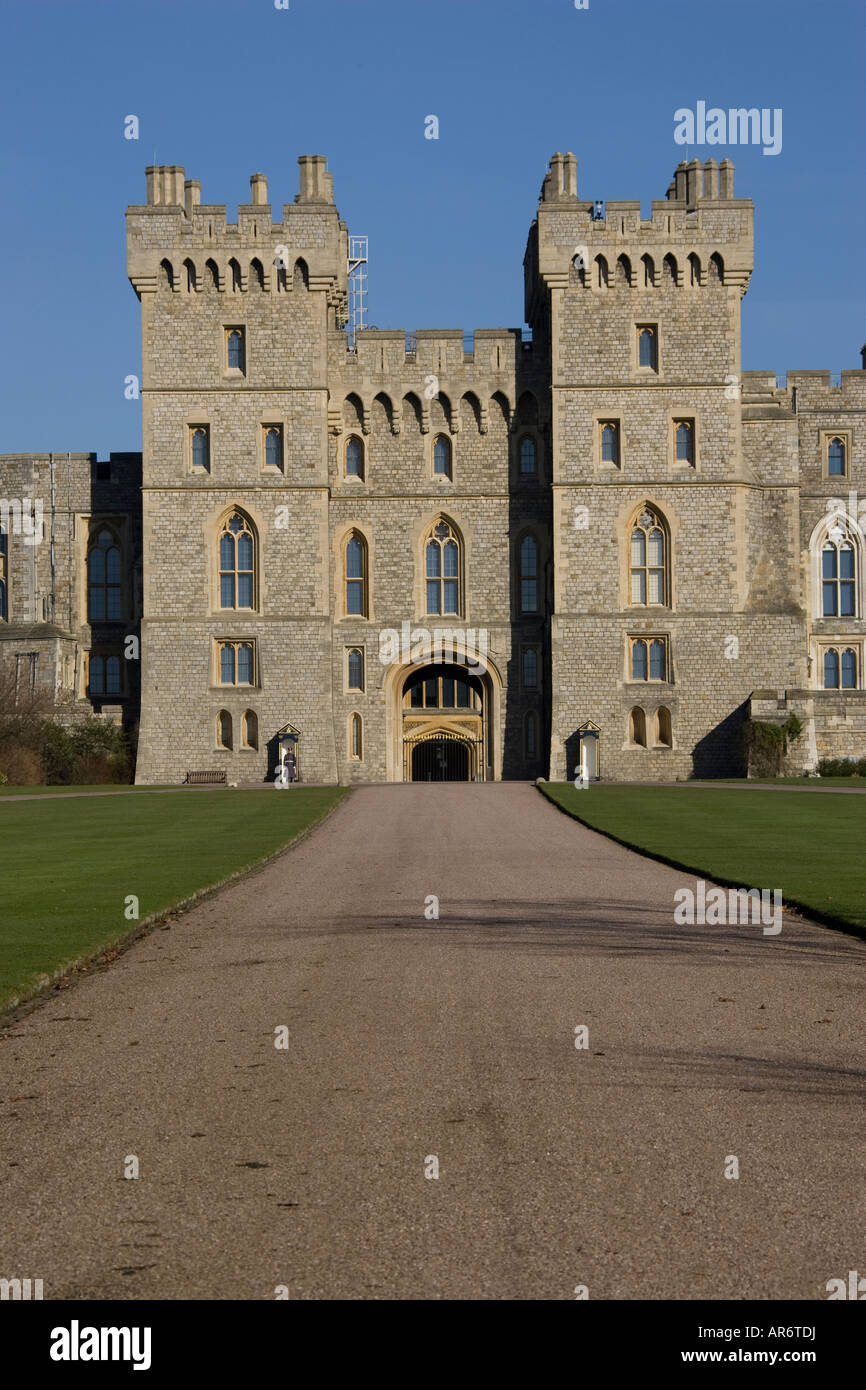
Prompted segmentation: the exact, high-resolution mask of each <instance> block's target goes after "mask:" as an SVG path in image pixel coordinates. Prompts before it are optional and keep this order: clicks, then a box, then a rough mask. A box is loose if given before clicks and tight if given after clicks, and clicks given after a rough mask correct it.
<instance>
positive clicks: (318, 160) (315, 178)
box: [295, 154, 334, 203]
mask: <svg viewBox="0 0 866 1390" xmlns="http://www.w3.org/2000/svg"><path fill="white" fill-rule="evenodd" d="M298 164H299V166H300V170H301V191H300V193H298V194H297V196H296V197H295V202H296V203H333V201H334V184H333V180H332V178H331V175H330V174H329V173H328V171H327V169H326V168H325V164H326V160H325V156H324V155H323V154H301V155H298Z"/></svg>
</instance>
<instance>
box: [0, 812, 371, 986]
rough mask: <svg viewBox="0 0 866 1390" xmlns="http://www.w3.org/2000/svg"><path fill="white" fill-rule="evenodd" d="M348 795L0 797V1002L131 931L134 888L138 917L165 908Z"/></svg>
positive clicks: (262, 853) (251, 860)
mask: <svg viewBox="0 0 866 1390" xmlns="http://www.w3.org/2000/svg"><path fill="white" fill-rule="evenodd" d="M47 790H52V789H50V788H49V789H47ZM142 790H144V789H142ZM345 795H346V792H345V790H344V789H343V788H340V787H309V788H302V787H293V788H292V789H291V790H289V791H285V792H282V791H280V792H276V791H275V790H274V788H273V787H269V788H268V789H266V790H265V789H263V790H261V791H235V790H233V789H230V790H227V791H209V790H206V789H203V790H197V789H190V790H185V791H184V792H183V794H178V795H169V796H146V795H143V794H142V795H140V796H124V797H83V798H81V799H80V800H78V799H75V800H68V801H67V799H66V798H64V797H55V796H47V797H44V798H41V799H40V800H39V801H19V802H14V801H8V802H6V803H5V804H2V805H0V882H2V884H3V894H2V914H0V1008H3V1007H8V1006H9V1005H10V1004H11V1003H14V1002H17V1001H19V1000H21V999H25V998H28V997H29V996H30V995H32V994H34V993H36V992H37V991H38V989H39V988H40V986H42V985H44V984H45V983H46V980H47V979H49V978H50V977H51V976H53V975H54V974H55V973H56V972H58V971H60V970H62V969H63V968H66V967H68V966H70V965H71V964H73V963H74V962H75V961H77V960H80V959H82V958H86V957H88V956H92V955H94V954H97V953H98V952H100V951H102V950H105V949H107V948H109V947H111V946H113V945H115V944H116V943H117V942H118V941H120V940H121V939H122V938H123V937H125V936H127V935H129V934H130V932H132V931H134V930H135V927H136V921H135V920H134V919H133V920H128V919H127V918H126V917H125V915H124V913H125V910H126V899H127V898H128V897H129V896H130V895H133V894H134V895H135V896H136V897H137V898H138V900H139V904H138V921H139V922H141V921H144V919H145V918H146V917H150V916H151V915H153V914H154V913H162V912H164V911H165V910H166V909H167V908H169V907H171V906H172V905H173V904H175V903H178V902H180V901H181V900H183V899H184V898H187V897H189V896H190V895H191V894H193V893H196V892H199V891H200V890H201V889H203V888H206V887H209V886H210V885H212V884H215V883H219V882H221V881H223V880H224V879H226V878H228V877H230V876H231V875H232V874H234V873H237V872H239V871H241V870H243V869H247V868H249V867H251V866H252V865H253V864H256V863H257V862H259V861H260V860H262V859H266V858H267V857H268V856H269V855H271V854H273V853H275V852H276V851H277V850H279V849H280V848H281V847H282V846H283V845H285V844H287V843H288V842H289V841H290V840H292V839H294V838H295V837H296V836H297V835H299V834H300V833H301V832H302V831H304V830H305V829H306V828H307V827H308V826H310V825H312V824H314V823H315V821H317V820H318V819H319V818H320V817H321V816H323V815H324V814H325V813H326V812H327V811H329V810H330V809H331V807H332V806H334V805H335V804H336V803H337V802H338V801H339V800H341V799H342V797H343V796H345ZM109 801H111V805H110V806H109V804H108V802H109Z"/></svg>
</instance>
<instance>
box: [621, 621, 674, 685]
mask: <svg viewBox="0 0 866 1390" xmlns="http://www.w3.org/2000/svg"><path fill="white" fill-rule="evenodd" d="M668 671H669V664H668V639H667V637H663V636H657V635H655V634H645V633H642V634H641V635H640V637H629V639H628V676H627V679H628V680H630V681H665V682H666V681H668V680H669V675H668Z"/></svg>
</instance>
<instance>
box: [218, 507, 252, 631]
mask: <svg viewBox="0 0 866 1390" xmlns="http://www.w3.org/2000/svg"><path fill="white" fill-rule="evenodd" d="M255 553H256V545H255V534H254V532H253V528H252V525H251V524H250V522H249V521H248V520H247V518H246V517H245V516H243V515H242V513H241V512H232V513H231V515H230V516H228V517H226V520H225V521H224V522H223V526H222V530H221V531H220V537H219V561H220V608H254V607H255V589H256V585H255Z"/></svg>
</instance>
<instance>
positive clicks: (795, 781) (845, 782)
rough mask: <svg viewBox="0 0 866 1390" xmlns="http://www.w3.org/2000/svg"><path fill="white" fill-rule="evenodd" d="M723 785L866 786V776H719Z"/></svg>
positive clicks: (718, 779) (718, 780)
mask: <svg viewBox="0 0 866 1390" xmlns="http://www.w3.org/2000/svg"><path fill="white" fill-rule="evenodd" d="M716 781H717V782H718V784H719V786H722V787H735V786H739V787H764V786H767V787H785V786H788V787H859V788H860V789H861V790H862V788H863V787H866V777H763V778H761V777H759V778H752V777H748V778H747V777H719V778H717V779H716Z"/></svg>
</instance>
